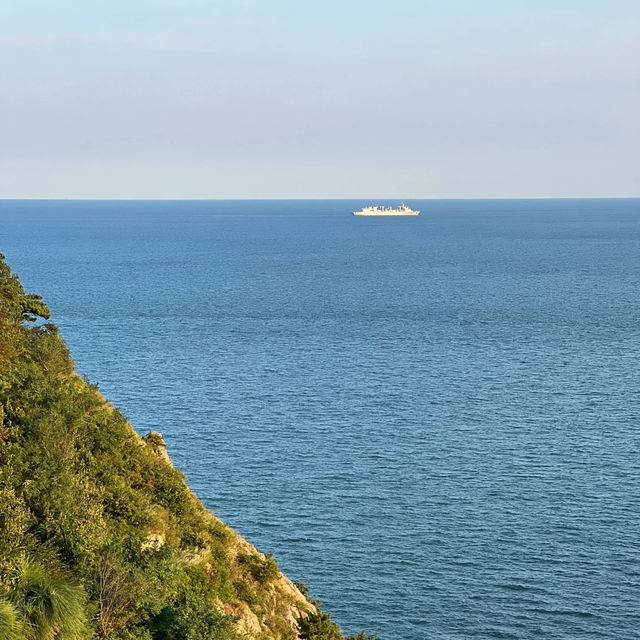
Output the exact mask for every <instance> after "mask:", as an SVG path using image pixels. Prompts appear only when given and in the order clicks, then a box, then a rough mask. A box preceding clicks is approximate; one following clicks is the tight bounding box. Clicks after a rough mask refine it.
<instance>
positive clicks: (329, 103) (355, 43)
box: [0, 0, 640, 199]
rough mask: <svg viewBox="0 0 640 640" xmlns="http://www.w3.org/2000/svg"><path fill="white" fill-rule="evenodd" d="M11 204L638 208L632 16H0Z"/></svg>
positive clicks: (397, 2)
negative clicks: (571, 203) (137, 201)
mask: <svg viewBox="0 0 640 640" xmlns="http://www.w3.org/2000/svg"><path fill="white" fill-rule="evenodd" d="M0 80H1V85H0V197H2V198H19V197H25V198H365V197H367V198H368V197H379V198H383V197H384V198H407V199H410V198H473V197H497V198H500V197H590V196H639V195H640V2H638V1H637V0H598V1H596V0H553V1H551V0H386V1H382V0H340V1H339V0H323V1H322V2H308V1H305V0H270V1H269V0H99V1H98V0H56V2H51V0H0Z"/></svg>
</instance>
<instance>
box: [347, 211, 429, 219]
mask: <svg viewBox="0 0 640 640" xmlns="http://www.w3.org/2000/svg"><path fill="white" fill-rule="evenodd" d="M353 215H354V216H361V217H363V218H405V217H407V216H418V215H420V212H419V211H412V212H411V213H395V212H386V211H381V212H380V213H363V212H362V211H354V212H353Z"/></svg>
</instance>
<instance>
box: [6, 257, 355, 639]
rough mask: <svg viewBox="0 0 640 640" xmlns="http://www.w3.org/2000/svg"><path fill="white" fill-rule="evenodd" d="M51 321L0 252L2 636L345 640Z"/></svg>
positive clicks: (17, 637) (326, 616) (302, 590)
mask: <svg viewBox="0 0 640 640" xmlns="http://www.w3.org/2000/svg"><path fill="white" fill-rule="evenodd" d="M48 318H49V311H48V309H47V307H46V305H45V304H44V303H43V302H42V300H41V299H40V297H39V296H36V295H32V294H26V293H25V292H24V290H23V288H22V286H21V284H20V282H19V280H18V278H17V276H16V275H15V274H12V273H11V271H10V269H9V267H8V266H7V265H6V263H5V262H4V258H3V257H2V256H1V255H0V638H2V639H3V640H23V639H24V640H27V639H30V640H36V639H37V640H55V639H58V640H76V639H77V640H82V639H87V638H95V637H100V638H110V639H112V640H142V639H144V640H206V639H211V640H235V639H239V638H252V639H256V640H257V639H264V640H267V639H274V640H276V639H281V640H296V639H298V638H301V639H308V640H338V639H339V638H342V635H341V634H340V633H339V630H338V628H337V626H336V625H335V624H334V623H333V622H332V621H331V620H330V618H329V616H328V615H327V614H325V613H323V612H321V611H320V610H319V609H318V608H317V607H316V605H317V604H318V603H315V602H313V601H310V600H309V599H308V598H307V597H306V596H307V594H306V589H305V588H304V586H303V585H298V586H296V585H294V584H293V583H292V582H291V581H290V580H288V579H287V578H286V577H285V576H284V575H283V574H282V573H281V572H280V571H279V569H278V567H277V565H276V563H275V562H274V560H273V558H272V557H271V556H270V555H266V556H265V555H264V554H262V553H260V552H259V551H257V550H256V549H255V548H254V547H253V546H252V545H251V544H249V543H248V542H247V541H246V540H244V539H243V538H241V537H240V536H239V535H238V534H237V533H236V532H235V531H233V530H232V529H230V528H229V527H227V526H226V525H224V524H223V523H222V522H220V521H219V520H218V519H217V518H215V517H214V516H213V515H212V514H211V513H210V512H208V511H207V510H206V509H205V508H204V507H203V506H202V505H201V503H200V502H199V501H198V500H197V498H196V497H195V496H194V495H193V493H192V492H191V491H190V490H189V488H188V486H187V485H186V483H185V481H184V477H183V476H182V474H181V473H180V472H179V471H177V470H175V469H174V468H173V466H172V465H171V462H170V460H169V458H168V456H167V454H166V450H165V446H164V442H163V440H162V436H161V435H160V434H157V433H152V434H149V435H147V436H146V437H145V438H140V437H139V436H138V435H137V434H136V432H135V431H134V429H133V428H132V427H131V425H130V424H129V423H128V422H127V421H126V419H125V418H124V417H123V416H122V414H121V413H120V412H119V411H118V410H117V409H114V408H113V407H112V406H111V405H109V404H108V403H107V402H106V400H105V399H104V398H103V397H102V396H101V395H100V393H99V392H98V390H97V388H96V387H95V386H92V385H91V384H89V383H88V382H86V381H85V380H82V379H81V378H80V377H78V376H77V375H76V373H75V372H74V368H73V362H72V360H71V359H70V356H69V353H68V351H67V348H66V347H65V345H64V342H63V341H62V339H61V338H60V336H59V335H58V331H57V329H56V327H55V326H53V325H51V324H48V323H44V321H45V320H48ZM298 587H299V588H298ZM359 638H366V636H364V634H361V635H360V636H359Z"/></svg>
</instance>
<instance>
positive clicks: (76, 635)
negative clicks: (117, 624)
mask: <svg viewBox="0 0 640 640" xmlns="http://www.w3.org/2000/svg"><path fill="white" fill-rule="evenodd" d="M8 582H9V584H10V585H11V587H10V591H9V595H10V598H11V601H12V602H13V603H14V604H15V606H16V607H17V609H18V610H20V611H21V612H22V616H23V619H24V621H25V624H24V629H25V631H26V633H25V637H28V638H30V640H82V639H83V638H88V637H90V635H91V633H90V630H89V627H88V624H87V619H86V610H85V602H86V596H85V593H84V591H83V590H82V589H81V588H80V587H79V586H78V585H76V584H74V583H73V582H72V581H71V580H70V578H69V577H68V576H66V575H64V574H63V573H62V572H61V571H60V570H57V569H51V568H45V566H44V565H42V564H41V563H39V562H36V561H34V560H30V559H26V558H23V559H22V560H21V561H20V562H19V564H18V565H17V566H16V567H15V568H14V571H13V574H12V575H10V577H9V580H8Z"/></svg>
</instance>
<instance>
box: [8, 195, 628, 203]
mask: <svg viewBox="0 0 640 640" xmlns="http://www.w3.org/2000/svg"><path fill="white" fill-rule="evenodd" d="M403 199H404V200H433V201H438V200H638V199H640V195H633V196H620V195H615V196H611V195H607V196H446V197H427V198H424V197H417V196H415V197H409V196H403V197H396V196H352V197H348V198H345V197H341V198H332V197H328V196H323V197H310V196H305V197H299V198H296V197H283V198H280V197H275V196H270V197H255V196H254V197H230V198H224V197H188V198H181V197H173V198H172V197H148V198H147V197H88V198H83V197H76V196H68V197H43V196H22V197H21V196H9V197H4V196H0V202H11V201H13V202H15V201H39V202H233V201H237V202H243V201H244V202H248V201H264V200H272V201H283V200H284V201H292V202H295V201H311V200H315V201H317V200H328V201H331V200H333V201H335V200H344V201H346V200H403Z"/></svg>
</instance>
